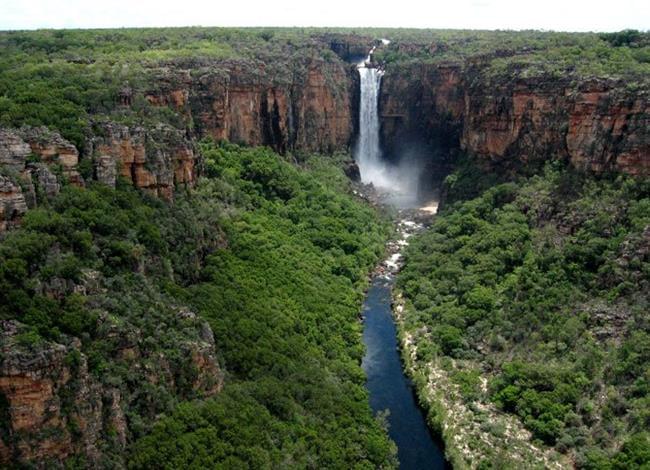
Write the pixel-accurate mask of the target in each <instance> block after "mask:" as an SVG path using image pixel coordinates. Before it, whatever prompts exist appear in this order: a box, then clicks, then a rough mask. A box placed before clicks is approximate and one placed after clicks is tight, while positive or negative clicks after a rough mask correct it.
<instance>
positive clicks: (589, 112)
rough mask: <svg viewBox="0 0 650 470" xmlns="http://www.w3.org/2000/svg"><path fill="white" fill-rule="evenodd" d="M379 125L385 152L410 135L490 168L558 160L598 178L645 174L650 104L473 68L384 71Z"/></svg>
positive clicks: (618, 89)
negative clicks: (451, 147) (451, 146)
mask: <svg viewBox="0 0 650 470" xmlns="http://www.w3.org/2000/svg"><path fill="white" fill-rule="evenodd" d="M381 119H382V136H383V138H384V139H385V142H386V143H387V146H388V148H391V147H392V146H395V145H398V144H399V142H400V139H402V138H403V137H404V136H406V135H409V134H410V133H416V134H419V135H422V136H424V137H425V139H427V140H428V141H429V143H430V144H432V145H434V146H435V145H437V144H438V142H436V141H435V140H436V139H440V138H443V140H444V137H443V136H444V135H447V137H449V136H455V137H454V139H456V143H455V146H456V147H457V148H462V149H464V150H465V151H467V152H468V153H470V154H473V155H476V156H478V157H481V158H483V159H484V160H485V161H488V162H497V161H498V162H502V163H505V164H514V163H518V164H528V163H531V162H535V161H537V162H540V161H545V160H547V159H551V158H560V159H567V160H568V161H570V162H571V163H572V164H573V165H574V166H575V167H576V168H580V169H583V170H589V171H593V172H596V173H600V172H603V171H608V170H616V171H622V172H625V173H628V174H633V175H648V174H650V130H649V129H650V126H649V124H650V101H649V100H648V97H647V96H646V95H644V94H636V93H634V92H628V91H626V90H625V87H624V85H622V84H620V83H615V82H609V81H606V80H600V81H596V80H594V81H590V82H584V83H578V84H577V85H576V84H575V83H572V82H571V81H570V80H569V79H560V80H558V79H550V78H539V77H538V78H515V79H511V80H509V81H506V82H499V81H496V82H495V80H494V79H490V78H489V77H488V76H487V75H486V74H485V73H484V71H483V70H481V68H480V66H476V65H472V66H461V65H456V64H446V65H440V64H439V65H415V66H412V67H408V68H405V69H401V70H393V69H389V71H388V72H387V73H386V75H385V76H384V80H383V85H382V92H381ZM447 143H450V142H447Z"/></svg>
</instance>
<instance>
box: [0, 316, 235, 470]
mask: <svg viewBox="0 0 650 470" xmlns="http://www.w3.org/2000/svg"><path fill="white" fill-rule="evenodd" d="M179 315H181V316H183V320H182V321H184V322H185V323H186V326H190V328H193V329H194V331H193V334H194V336H195V338H194V339H191V340H188V341H186V342H185V343H183V344H182V345H181V346H182V347H181V350H182V352H183V354H184V355H185V356H186V361H187V364H186V365H185V367H186V368H188V369H193V370H194V371H195V372H196V374H195V375H194V376H193V378H192V379H191V381H190V384H189V389H190V390H191V393H193V394H196V395H195V396H202V397H207V396H211V395H214V394H215V393H217V392H219V391H220V390H221V388H222V386H223V373H222V371H221V369H220V367H219V365H218V362H217V359H216V352H215V345H214V339H213V336H212V331H211V330H210V328H209V326H208V325H207V324H206V323H204V322H201V321H197V320H196V316H195V315H194V314H193V313H191V312H186V311H181V312H180V313H179ZM0 326H1V329H0V419H2V429H1V430H0V464H10V463H13V464H15V463H19V462H20V463H31V464H35V465H36V466H37V468H52V466H60V464H61V462H63V461H65V460H66V459H67V458H69V457H71V456H73V455H78V456H83V458H84V460H85V462H86V464H87V465H89V466H97V465H98V464H99V462H100V461H101V459H102V458H103V455H104V453H105V452H106V451H107V450H110V451H112V452H113V453H115V452H117V453H123V451H124V449H125V447H126V445H127V443H128V442H129V441H130V440H131V436H132V433H133V429H132V427H133V422H131V423H130V422H129V420H128V419H127V414H128V413H129V411H130V410H133V408H134V407H137V406H138V401H141V400H143V399H145V400H153V399H154V398H153V397H152V396H148V394H151V393H152V391H153V390H156V389H157V390H158V391H157V392H156V393H158V394H160V393H170V394H174V395H176V396H178V397H180V398H183V397H187V396H188V391H187V390H183V387H182V386H181V385H179V384H178V383H177V381H178V377H179V376H182V375H183V374H184V372H183V371H179V370H176V365H175V361H177V360H178V359H177V358H175V357H171V356H168V355H166V354H164V353H156V354H152V352H153V351H150V350H149V349H150V347H151V346H150V341H151V339H150V338H145V337H143V336H142V335H141V333H140V332H139V331H138V329H134V328H133V327H129V326H128V325H127V326H126V327H125V326H124V325H118V324H116V323H112V319H111V318H110V317H109V315H108V314H104V315H103V316H102V317H101V318H100V319H99V324H98V329H100V330H101V331H104V335H103V336H104V338H105V339H106V340H109V341H111V342H112V343H114V344H116V347H115V350H114V351H112V357H113V358H114V359H113V360H114V361H115V363H116V364H119V363H122V364H123V365H125V366H127V367H129V368H130V369H131V370H132V372H131V374H137V375H141V376H142V382H139V381H136V383H113V384H111V383H107V381H106V380H104V379H102V378H101V377H98V376H97V375H96V374H94V373H91V372H90V371H89V364H88V355H87V353H84V352H83V350H84V348H83V347H82V342H81V341H80V340H79V339H78V338H75V337H70V336H65V335H62V336H61V338H60V339H59V341H57V342H52V341H43V340H37V341H31V342H30V337H29V336H28V335H29V333H26V331H27V329H26V328H25V327H24V326H23V325H21V324H20V323H19V322H16V321H2V322H0ZM147 387H149V388H150V389H151V390H148V389H147ZM146 418H147V419H151V420H153V419H154V418H155V417H154V416H146Z"/></svg>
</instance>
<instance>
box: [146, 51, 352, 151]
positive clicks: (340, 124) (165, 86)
mask: <svg viewBox="0 0 650 470" xmlns="http://www.w3.org/2000/svg"><path fill="white" fill-rule="evenodd" d="M154 75H155V77H156V79H155V80H154V81H153V83H151V85H150V87H149V89H148V90H146V91H145V96H146V99H147V101H148V102H149V103H150V104H152V105H154V106H159V107H163V106H166V107H170V108H172V109H173V110H174V111H176V112H177V113H179V114H180V115H181V116H182V117H183V118H184V121H185V123H186V125H188V127H190V128H191V131H192V133H194V134H196V135H197V136H200V137H203V136H210V137H213V138H215V139H217V140H228V141H230V142H235V143H243V144H246V145H268V146H270V147H272V148H273V149H275V150H276V151H278V152H280V153H284V152H286V151H288V150H298V151H305V152H321V153H331V152H334V151H336V150H346V149H347V148H348V146H349V145H350V142H351V139H352V137H353V130H354V120H355V114H354V113H353V106H352V102H353V96H354V93H356V87H355V81H354V76H353V70H352V68H351V67H349V66H347V65H346V64H344V63H343V62H341V61H338V60H335V61H326V60H324V59H322V58H317V57H314V58H311V59H310V60H309V61H308V62H307V63H301V64H300V65H296V66H295V67H294V68H293V69H290V70H286V68H285V69H283V70H276V69H275V68H274V66H273V64H265V63H263V62H255V63H252V62H242V61H225V62H220V63H218V64H212V65H211V64H205V63H196V62H183V61H177V62H175V63H172V64H170V65H169V66H167V67H163V68H160V69H157V70H155V71H154ZM192 126H193V127H192Z"/></svg>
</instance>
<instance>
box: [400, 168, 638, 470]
mask: <svg viewBox="0 0 650 470" xmlns="http://www.w3.org/2000/svg"><path fill="white" fill-rule="evenodd" d="M556 165H557V166H555V165H550V166H547V167H546V169H545V172H544V173H543V174H542V175H538V176H533V177H530V178H528V179H524V180H520V181H517V182H516V183H503V184H498V185H495V186H492V187H490V188H489V189H487V190H485V191H484V192H482V194H480V195H479V196H478V197H476V198H474V199H471V200H469V201H466V202H463V201H459V202H456V203H453V204H450V205H448V206H447V207H446V209H445V210H444V212H443V213H441V214H440V215H439V216H438V217H437V218H436V220H435V222H434V224H433V226H432V227H431V229H430V230H428V231H427V232H425V233H424V234H422V235H421V236H418V237H416V238H415V239H414V240H413V243H412V244H411V246H409V248H408V250H407V252H406V266H405V268H404V270H403V272H402V273H401V274H400V276H399V278H398V286H399V289H400V290H401V291H403V293H404V296H405V298H406V302H407V304H406V308H405V312H406V313H405V323H404V327H405V330H406V331H408V332H410V333H411V334H413V337H414V341H415V344H416V347H417V358H416V361H417V362H418V363H419V364H421V365H423V366H424V365H425V364H428V363H433V364H436V365H437V367H441V368H443V369H445V370H447V373H448V374H449V376H450V377H452V379H453V380H455V381H456V384H457V386H458V387H459V389H460V390H461V392H462V394H463V396H464V398H465V400H466V401H467V403H468V404H472V403H476V402H483V403H492V404H496V405H497V407H499V408H501V409H502V410H503V411H504V412H507V413H513V414H515V415H517V416H518V417H519V418H520V419H521V421H522V422H523V423H524V425H525V426H526V427H527V428H528V429H529V430H530V431H531V432H532V435H533V438H534V440H535V441H536V442H538V443H539V444H540V445H542V444H543V445H546V446H553V447H554V448H555V449H557V450H558V451H559V452H562V453H566V454H567V455H568V456H569V457H570V458H571V459H572V460H573V461H574V462H575V463H576V464H577V465H578V466H579V467H581V468H601V469H602V468H621V469H622V468H640V467H639V466H640V465H647V464H648V463H649V462H650V455H649V454H648V452H647V450H648V448H650V447H648V443H649V441H648V439H649V435H648V429H650V414H648V410H649V409H650V367H649V366H648V364H650V324H649V323H648V310H649V308H650V297H649V296H648V293H649V292H650V285H649V281H648V280H649V279H650V258H649V250H648V248H649V246H648V240H649V234H648V230H650V228H649V227H650V185H649V183H648V181H645V180H635V179H632V178H626V177H623V176H619V177H603V178H601V179H595V178H593V177H590V176H586V175H581V174H577V173H575V172H574V171H572V170H570V169H568V168H561V167H560V165H559V164H556ZM463 178H464V176H463V174H457V175H455V176H454V177H453V178H450V179H449V182H450V183H453V184H454V185H458V186H460V185H461V181H462V180H463ZM452 189H453V188H452ZM457 194H462V192H459V193H457ZM481 376H483V377H487V378H489V382H488V386H487V387H486V388H484V387H482V385H481V380H480V378H481ZM420 386H421V387H425V386H426V381H425V382H423V383H421V384H420ZM472 406H473V407H472ZM471 407H472V409H474V410H475V411H476V412H477V413H479V414H480V409H481V407H480V406H476V405H471ZM494 432H495V433H496V432H500V433H501V434H502V433H503V430H496V429H495V430H494ZM504 445H505V444H504ZM491 452H492V451H488V450H485V453H484V455H488V454H490V453H491ZM488 460H489V459H488ZM485 463H488V462H485ZM492 463H493V464H494V462H492Z"/></svg>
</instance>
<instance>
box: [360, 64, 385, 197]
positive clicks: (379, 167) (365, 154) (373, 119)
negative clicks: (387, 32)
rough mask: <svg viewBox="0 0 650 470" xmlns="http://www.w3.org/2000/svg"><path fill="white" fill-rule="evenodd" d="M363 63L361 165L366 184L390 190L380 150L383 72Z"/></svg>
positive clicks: (361, 81) (362, 178)
mask: <svg viewBox="0 0 650 470" xmlns="http://www.w3.org/2000/svg"><path fill="white" fill-rule="evenodd" d="M366 64H367V62H364V63H363V64H361V65H360V66H359V67H358V69H359V79H360V83H361V100H360V103H359V140H358V143H357V152H356V154H357V163H358V164H359V170H360V171H361V180H362V181H363V182H364V183H373V184H374V185H375V186H379V187H386V188H387V187H390V181H389V180H388V178H387V177H388V171H387V170H388V169H387V168H386V165H385V164H384V163H383V162H382V157H381V149H380V147H379V113H378V100H379V88H380V86H381V76H382V74H383V73H382V71H380V70H379V69H376V68H373V67H370V66H367V65H366Z"/></svg>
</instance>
